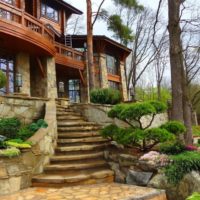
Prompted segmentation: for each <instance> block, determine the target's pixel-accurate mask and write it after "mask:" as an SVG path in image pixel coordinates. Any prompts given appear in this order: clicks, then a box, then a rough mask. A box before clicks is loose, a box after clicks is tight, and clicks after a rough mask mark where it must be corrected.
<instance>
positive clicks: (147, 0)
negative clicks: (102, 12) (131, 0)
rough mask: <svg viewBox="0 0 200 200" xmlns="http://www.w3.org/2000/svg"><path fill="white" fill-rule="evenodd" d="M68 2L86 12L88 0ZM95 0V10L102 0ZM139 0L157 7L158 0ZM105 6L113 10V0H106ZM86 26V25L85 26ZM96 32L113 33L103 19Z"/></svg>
mask: <svg viewBox="0 0 200 200" xmlns="http://www.w3.org/2000/svg"><path fill="white" fill-rule="evenodd" d="M65 1H66V2H67V3H70V4H71V5H73V6H74V7H76V8H78V9H79V10H81V11H82V12H83V13H86V0H79V1H78V0H75V1H74V0H65ZM92 2H93V10H94V11H96V10H97V8H98V5H99V2H100V0H92ZM138 2H139V3H140V4H142V5H145V6H147V7H150V8H152V9H156V8H157V4H158V0H138ZM103 8H105V9H107V10H113V8H114V5H113V3H112V0H106V1H105V3H104V5H103ZM83 24H86V20H85V17H83ZM85 27H86V26H85ZM94 34H96V35H106V36H108V37H111V36H112V33H111V32H109V31H107V27H106V24H105V23H104V22H101V21H97V23H96V24H95V26H94Z"/></svg>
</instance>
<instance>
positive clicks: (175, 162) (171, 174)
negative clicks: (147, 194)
mask: <svg viewBox="0 0 200 200" xmlns="http://www.w3.org/2000/svg"><path fill="white" fill-rule="evenodd" d="M170 159H171V160H172V163H171V164H170V165H168V166H167V167H166V168H165V175H166V176H167V178H168V181H169V182H170V183H172V184H177V183H179V181H180V180H181V179H182V178H183V177H184V175H186V174H187V173H190V172H191V171H193V170H194V171H199V170H200V153H199V152H194V151H190V152H189V151H186V152H183V153H181V154H178V155H173V156H170Z"/></svg>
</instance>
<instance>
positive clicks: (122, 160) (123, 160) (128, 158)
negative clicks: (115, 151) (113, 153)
mask: <svg viewBox="0 0 200 200" xmlns="http://www.w3.org/2000/svg"><path fill="white" fill-rule="evenodd" d="M136 162H137V157H136V156H132V155H129V154H120V155H119V164H120V166H121V167H129V166H132V165H135V163H136Z"/></svg>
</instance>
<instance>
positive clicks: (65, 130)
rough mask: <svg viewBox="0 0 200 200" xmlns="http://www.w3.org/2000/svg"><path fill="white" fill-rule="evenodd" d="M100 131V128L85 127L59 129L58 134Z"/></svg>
mask: <svg viewBox="0 0 200 200" xmlns="http://www.w3.org/2000/svg"><path fill="white" fill-rule="evenodd" d="M97 130H100V127H99V126H84V127H58V132H59V133H61V132H81V131H82V132H84V131H97Z"/></svg>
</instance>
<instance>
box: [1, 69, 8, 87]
mask: <svg viewBox="0 0 200 200" xmlns="http://www.w3.org/2000/svg"><path fill="white" fill-rule="evenodd" d="M6 81H7V78H6V75H5V74H4V73H3V71H2V70H0V89H1V88H3V87H4V86H5V85H6Z"/></svg>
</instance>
